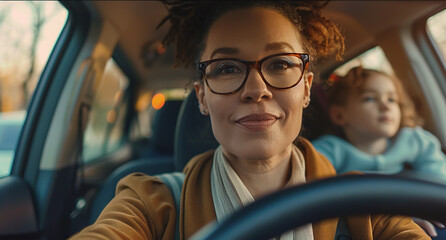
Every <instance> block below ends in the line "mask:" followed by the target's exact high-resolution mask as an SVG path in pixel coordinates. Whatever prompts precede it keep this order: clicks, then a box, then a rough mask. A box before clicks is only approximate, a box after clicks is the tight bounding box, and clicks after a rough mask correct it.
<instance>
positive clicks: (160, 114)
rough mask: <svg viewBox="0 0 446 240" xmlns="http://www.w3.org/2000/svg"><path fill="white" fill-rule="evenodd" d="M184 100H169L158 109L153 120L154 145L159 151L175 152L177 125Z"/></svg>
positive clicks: (152, 141) (152, 139) (152, 138)
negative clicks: (174, 143)
mask: <svg viewBox="0 0 446 240" xmlns="http://www.w3.org/2000/svg"><path fill="white" fill-rule="evenodd" d="M182 102H183V101H182V100H168V101H166V102H165V103H164V106H163V107H162V108H160V109H158V110H156V112H155V114H154V116H153V122H152V126H151V127H152V136H151V138H150V139H151V140H150V141H151V143H152V146H153V147H154V148H155V150H156V151H158V152H164V153H173V142H174V139H175V127H174V126H176V122H177V119H178V113H179V112H180V108H181V103H182Z"/></svg>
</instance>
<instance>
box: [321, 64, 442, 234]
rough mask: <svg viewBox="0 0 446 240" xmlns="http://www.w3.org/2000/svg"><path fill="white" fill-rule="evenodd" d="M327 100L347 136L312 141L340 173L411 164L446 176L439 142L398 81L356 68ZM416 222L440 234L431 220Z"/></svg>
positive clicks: (391, 169) (387, 169)
mask: <svg viewBox="0 0 446 240" xmlns="http://www.w3.org/2000/svg"><path fill="white" fill-rule="evenodd" d="M328 98H329V104H330V107H329V114H330V119H331V120H332V122H333V123H334V124H335V125H337V126H339V127H340V128H341V135H342V137H338V136H335V135H325V136H322V137H320V138H319V139H316V140H315V141H313V145H314V147H315V148H316V149H317V150H318V151H319V152H321V153H322V154H324V155H325V156H326V157H327V158H328V159H329V160H330V161H331V162H332V163H333V165H334V167H335V168H336V171H337V172H338V174H341V173H344V172H348V171H353V170H358V171H363V172H375V173H388V174H393V173H398V172H401V171H402V170H404V169H405V168H407V167H409V168H410V169H412V170H413V171H415V172H417V173H420V174H422V175H426V176H429V177H430V176H434V177H435V178H436V179H440V180H441V181H442V182H443V180H446V156H445V155H444V154H443V153H442V151H441V146H440V143H439V141H438V140H437V139H436V138H435V137H434V136H433V135H432V134H430V133H429V132H427V131H425V130H423V129H422V128H421V127H419V126H418V125H419V124H420V122H421V121H420V119H419V118H418V117H417V116H416V114H415V109H414V106H413V103H412V102H411V101H410V99H409V97H408V96H407V94H406V93H405V92H404V89H403V86H402V84H401V82H400V81H399V80H398V79H396V78H394V77H392V76H390V75H388V74H385V73H383V72H380V71H376V70H369V69H363V68H362V67H355V68H353V69H351V70H350V71H349V72H348V73H347V75H346V76H345V77H341V78H339V79H336V80H335V81H334V83H333V86H332V90H331V91H330V93H329V96H328ZM444 182H445V183H446V181H444ZM414 220H415V221H416V222H417V223H418V224H420V226H421V227H423V228H424V229H425V230H426V232H428V234H429V235H431V236H436V232H435V228H434V227H433V226H432V225H431V224H429V223H428V222H427V221H424V220H421V219H414ZM436 225H437V226H438V227H444V226H443V225H442V224H436Z"/></svg>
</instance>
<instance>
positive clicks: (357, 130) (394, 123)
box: [341, 74, 401, 139]
mask: <svg viewBox="0 0 446 240" xmlns="http://www.w3.org/2000/svg"><path fill="white" fill-rule="evenodd" d="M341 114H342V120H343V123H342V124H341V125H342V127H343V129H344V132H345V133H346V134H347V137H348V136H349V135H351V137H353V138H355V139H356V138H359V139H361V138H362V139H366V138H375V139H376V138H382V137H385V138H389V137H393V136H394V135H395V134H396V133H397V131H398V129H399V127H400V123H401V109H400V106H399V96H398V93H397V91H396V88H395V84H394V83H393V81H392V80H391V79H390V78H388V77H387V76H385V75H381V74H373V75H372V76H370V77H369V78H368V79H366V81H365V84H364V86H363V87H362V88H361V89H360V90H356V91H353V92H352V95H351V96H350V97H349V101H348V103H347V104H346V106H344V107H343V109H342V112H341Z"/></svg>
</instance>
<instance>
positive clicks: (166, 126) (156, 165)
mask: <svg viewBox="0 0 446 240" xmlns="http://www.w3.org/2000/svg"><path fill="white" fill-rule="evenodd" d="M181 104H182V100H168V101H166V103H165V104H164V106H163V107H162V108H161V109H159V110H157V112H156V113H155V115H154V118H153V122H152V126H151V127H152V137H151V138H150V143H148V144H146V145H144V146H140V148H142V150H139V151H141V152H143V153H142V154H138V155H139V158H138V159H135V160H131V161H129V162H127V163H125V164H123V165H122V166H120V167H119V168H117V169H115V170H114V171H113V172H112V173H111V174H110V176H109V177H108V178H107V179H106V180H105V181H104V183H103V184H102V185H101V187H100V188H99V191H98V193H97V194H96V196H95V198H94V200H93V202H92V206H91V209H90V215H89V220H88V223H89V224H92V223H93V222H94V221H96V219H97V217H98V216H99V214H100V213H101V212H102V210H103V209H104V207H105V206H106V205H107V204H108V202H110V200H111V199H112V198H113V197H114V196H115V191H116V185H117V184H118V182H119V180H121V178H123V177H125V176H127V175H129V174H131V173H134V172H141V173H145V174H147V175H158V174H161V173H166V172H172V171H174V163H173V145H174V144H173V142H174V135H175V134H174V133H175V126H176V121H177V118H178V113H179V111H180V108H181Z"/></svg>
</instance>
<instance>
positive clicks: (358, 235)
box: [70, 140, 430, 240]
mask: <svg viewBox="0 0 446 240" xmlns="http://www.w3.org/2000/svg"><path fill="white" fill-rule="evenodd" d="M301 149H302V152H303V153H304V156H305V164H306V167H305V169H306V172H305V175H306V179H307V182H308V181H314V180H317V179H321V178H327V177H331V176H335V175H336V171H335V170H334V168H333V166H332V165H331V163H330V162H329V161H328V160H327V159H326V158H325V157H324V156H323V155H321V154H320V153H319V152H317V151H316V150H315V149H314V148H313V146H312V145H311V143H309V142H308V141H306V140H303V141H302V146H301ZM212 159H213V151H209V152H206V153H203V154H201V155H198V156H196V157H194V158H193V159H192V160H191V161H190V162H189V163H188V165H187V166H186V167H185V169H184V172H185V174H186V178H185V181H184V185H183V190H182V199H181V210H180V236H181V239H188V238H190V237H191V236H192V235H193V234H194V233H195V232H197V231H198V230H199V229H200V228H202V227H203V226H205V225H206V224H207V223H210V222H212V221H214V220H215V219H216V216H215V211H214V205H213V201H212V194H211V186H210V174H211V166H212ZM175 221H176V211H175V205H174V200H173V198H172V195H171V193H170V191H169V189H168V188H167V187H166V186H165V185H164V184H163V183H162V182H161V181H160V180H159V179H158V178H156V177H151V176H147V175H144V174H141V173H135V174H131V175H129V176H127V177H125V178H123V179H122V180H121V181H120V182H119V184H118V187H117V190H116V196H115V197H114V199H113V200H112V201H111V202H110V203H109V204H108V205H107V206H106V207H105V209H104V210H103V211H102V213H101V215H100V216H99V218H98V219H97V221H96V222H95V223H94V224H93V225H91V226H89V227H87V228H85V229H84V230H82V231H81V232H80V233H78V234H76V235H74V236H73V237H72V238H70V239H72V240H74V239H132V240H135V239H163V240H173V239H174V232H175ZM346 222H347V225H348V228H349V231H350V234H351V236H352V239H357V240H372V239H387V240H393V239H411V240H412V239H430V238H429V237H428V236H427V235H426V234H425V233H424V231H423V230H422V229H421V228H420V227H419V226H418V225H417V224H415V223H414V222H413V221H412V219H411V218H408V217H401V216H389V215H362V216H354V217H348V218H347V219H346ZM337 223H338V219H337V218H334V219H328V220H324V221H322V222H318V223H313V234H314V239H315V240H331V239H334V236H335V233H336V227H337Z"/></svg>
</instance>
